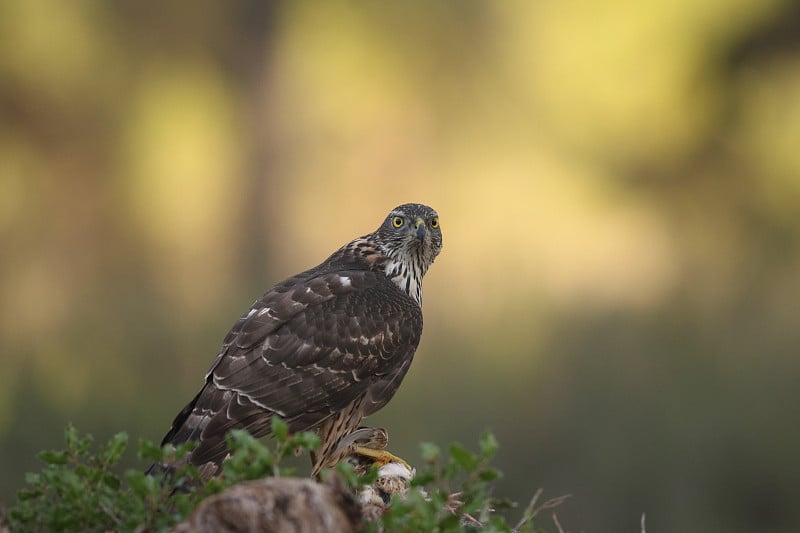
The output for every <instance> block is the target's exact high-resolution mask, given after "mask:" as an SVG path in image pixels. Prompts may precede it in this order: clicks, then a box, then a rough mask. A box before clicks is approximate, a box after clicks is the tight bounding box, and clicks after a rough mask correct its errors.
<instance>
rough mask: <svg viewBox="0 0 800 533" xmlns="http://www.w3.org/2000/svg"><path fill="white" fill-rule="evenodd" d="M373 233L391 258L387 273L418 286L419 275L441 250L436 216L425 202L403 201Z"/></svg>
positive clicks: (440, 233)
mask: <svg viewBox="0 0 800 533" xmlns="http://www.w3.org/2000/svg"><path fill="white" fill-rule="evenodd" d="M374 236H375V238H376V240H377V241H378V243H379V245H380V247H381V249H382V250H383V253H384V254H386V256H387V257H389V259H390V260H391V266H389V267H388V268H387V274H388V275H390V276H392V277H394V276H396V275H400V276H402V277H403V278H407V277H410V278H412V279H413V281H415V282H416V284H419V285H421V281H422V276H423V275H425V272H427V270H428V267H430V266H431V264H433V260H434V259H436V256H437V255H439V252H440V251H441V250H442V229H441V227H440V226H439V215H438V214H437V213H436V211H434V210H433V209H431V208H430V207H428V206H427V205H422V204H403V205H401V206H398V207H395V208H394V209H392V211H391V212H390V213H389V215H388V216H387V217H386V220H384V221H383V224H381V226H380V227H379V228H378V229H377V230H376V231H375V233H374ZM398 284H399V283H398ZM409 292H411V291H409Z"/></svg>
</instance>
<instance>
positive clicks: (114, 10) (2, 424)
mask: <svg viewBox="0 0 800 533" xmlns="http://www.w3.org/2000/svg"><path fill="white" fill-rule="evenodd" d="M799 34H800V10H798V8H797V7H796V6H795V4H794V3H791V2H788V1H779V0H767V1H757V0H733V1H725V2H723V1H721V0H702V1H700V2H696V1H694V2H689V1H688V0H680V1H677V2H675V1H672V2H668V1H666V0H657V1H654V2H647V3H641V2H640V3H637V2H632V1H630V0H613V1H607V2H600V1H596V2H591V1H588V2H587V1H580V0H566V1H559V2H556V1H550V0H546V1H537V2H523V1H516V2H514V1H509V2H477V1H458V2H456V1H445V2H435V3H430V4H429V3H425V2H395V3H367V4H364V3H355V2H347V1H333V2H325V3H315V2H309V1H298V2H255V1H249V2H236V3H232V2H231V3H219V2H210V1H205V0H203V1H200V2H195V3H193V4H192V5H191V6H188V5H187V4H185V3H183V2H177V1H168V2H163V3H160V4H158V5H155V4H153V5H149V6H148V5H143V4H142V3H139V2H133V1H130V0H117V1H113V2H103V1H100V0H83V1H78V2H70V3H63V2H56V1H54V0H32V1H26V2H14V1H11V0H0V245H1V246H2V254H1V256H0V354H2V363H3V367H2V370H3V371H2V372H0V472H2V474H3V475H2V476H0V499H3V500H6V501H8V500H10V499H11V497H12V495H13V492H14V491H15V490H16V489H17V488H19V487H20V486H21V485H22V483H23V480H24V472H25V471H26V470H32V469H34V468H35V462H36V459H35V451H36V450H39V449H42V448H52V447H53V446H55V445H56V444H57V443H58V442H59V441H60V438H61V430H62V428H63V427H64V426H65V423H66V421H68V420H71V421H73V422H75V423H76V424H77V425H78V426H79V427H81V428H86V429H87V430H89V431H91V432H92V433H94V434H95V435H97V436H98V438H106V437H110V436H111V435H113V434H115V433H117V432H118V431H120V430H126V431H128V432H130V433H131V435H133V436H139V435H141V436H143V437H146V438H149V439H153V440H156V439H158V438H159V437H160V436H161V434H162V433H163V432H164V431H165V430H166V429H167V427H168V424H169V422H170V421H171V418H172V416H173V415H174V414H175V413H176V412H177V411H178V410H179V409H180V407H181V406H182V404H183V402H185V401H187V400H188V399H189V398H190V397H191V395H192V394H194V392H195V391H196V389H197V387H199V385H200V383H201V380H202V373H203V372H204V371H205V369H206V365H208V364H209V363H210V362H211V359H212V358H213V356H214V354H215V352H216V349H217V347H218V345H219V342H220V340H221V338H222V336H223V335H224V333H225V332H226V331H227V328H228V327H229V326H230V325H231V324H232V323H233V321H234V320H235V318H236V317H237V316H238V315H239V313H241V312H242V311H243V310H245V309H246V307H247V305H248V304H249V303H250V301H251V300H252V299H253V298H255V297H256V296H257V295H258V293H259V292H260V291H262V290H264V289H266V288H267V287H268V286H269V285H271V284H272V283H273V282H275V281H278V280H279V279H281V278H282V277H284V276H286V275H289V274H292V273H294V272H296V271H299V270H301V269H304V268H307V267H309V266H311V265H313V264H315V263H316V262H319V261H320V260H322V259H323V258H324V257H325V255H326V254H327V253H329V252H331V251H332V250H333V249H334V248H335V247H337V246H339V245H340V244H342V243H343V242H345V241H346V240H348V239H350V238H352V237H354V236H356V235H358V234H362V233H365V232H367V231H370V230H372V229H373V228H374V227H376V226H377V225H378V223H379V221H380V219H381V217H382V216H383V215H384V214H385V212H387V211H388V209H390V208H391V207H393V206H395V205H397V204H399V203H402V202H406V201H421V202H425V203H428V204H430V205H432V206H434V207H435V208H436V209H437V210H438V211H439V213H440V215H441V218H442V224H443V231H444V238H445V249H444V251H443V253H442V256H441V257H440V259H439V260H438V261H437V263H436V265H435V266H434V267H433V268H432V270H431V272H430V273H429V275H428V278H427V279H426V293H425V305H424V308H425V316H426V330H425V335H424V338H423V343H422V347H421V349H420V351H419V353H418V358H417V360H416V362H415V364H414V367H413V369H412V371H411V373H410V374H409V376H408V378H407V379H406V382H405V383H404V386H403V387H402V388H401V390H400V392H399V394H398V396H397V398H396V399H395V401H394V402H393V403H392V404H391V405H390V406H389V407H387V408H386V410H385V411H384V412H382V413H381V414H379V415H378V416H376V417H374V418H373V419H372V421H371V423H372V424H374V425H384V426H386V427H388V428H389V430H390V433H391V436H392V449H393V451H395V452H397V453H399V454H400V455H403V454H404V453H405V454H406V455H408V456H409V457H407V458H408V459H409V460H410V461H411V462H412V463H413V462H414V456H413V454H414V453H415V450H416V443H417V442H419V441H420V440H435V441H439V442H450V441H452V440H456V439H458V440H461V441H465V442H472V441H473V440H474V437H475V435H476V434H478V433H480V432H481V431H482V430H483V429H484V427H486V426H487V425H488V426H491V427H492V428H493V429H494V431H495V432H496V434H497V435H498V439H499V440H500V441H501V442H503V443H504V449H503V452H502V453H501V454H500V456H499V457H498V459H499V461H500V464H499V466H500V468H501V469H502V470H503V471H505V472H506V473H507V475H506V477H505V478H504V479H503V480H502V481H501V482H500V483H501V486H502V488H503V492H504V493H505V494H511V496H512V497H513V498H514V499H516V500H520V501H522V500H525V499H526V497H527V496H528V495H529V494H530V493H531V492H532V490H533V489H535V488H537V487H539V486H543V487H545V488H546V489H547V491H548V492H549V493H571V494H574V496H575V497H574V499H573V500H572V501H571V502H570V504H569V508H570V509H572V513H571V516H568V515H569V514H570V513H569V511H568V510H566V509H565V510H562V511H560V513H559V516H560V517H561V520H562V523H563V524H564V525H565V527H566V528H568V529H571V530H598V531H604V530H618V529H621V528H623V527H625V528H635V527H637V524H638V520H639V516H640V514H641V512H647V515H648V523H649V525H651V527H653V528H655V527H656V524H659V525H660V527H659V528H658V529H662V530H685V529H692V530H706V531H714V530H717V531H751V530H754V529H757V530H760V531H784V530H789V529H795V528H796V527H797V526H798V524H800V511H798V508H797V506H796V505H795V502H796V501H797V500H798V497H800V488H798V487H800V468H798V467H797V466H796V463H797V460H796V455H797V454H796V450H797V449H800V426H798V424H797V420H798V415H800V413H798V405H800V404H798V402H797V392H796V391H797V390H798V386H800V362H798V357H797V354H798V352H800V327H798V326H800V324H798V317H799V316H800V304H798V296H797V295H798V294H800V276H798V274H797V273H798V272H800V247H799V246H798V242H799V241H798V234H799V233H800V152H799V151H798V150H797V139H800V41H799V39H798V35H799Z"/></svg>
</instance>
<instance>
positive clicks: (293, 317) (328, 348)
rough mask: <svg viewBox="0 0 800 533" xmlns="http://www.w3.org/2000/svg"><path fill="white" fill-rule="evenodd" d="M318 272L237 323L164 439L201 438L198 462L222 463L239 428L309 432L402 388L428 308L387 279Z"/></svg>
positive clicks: (264, 300) (292, 282)
mask: <svg viewBox="0 0 800 533" xmlns="http://www.w3.org/2000/svg"><path fill="white" fill-rule="evenodd" d="M309 272H311V271H309ZM309 272H307V273H304V274H301V275H299V276H296V277H294V278H289V279H288V280H286V281H284V282H283V283H281V284H279V285H276V286H275V287H273V289H271V290H270V291H269V292H267V293H266V294H265V295H264V296H262V297H261V298H259V299H258V300H257V301H256V302H255V303H254V304H253V306H252V307H251V309H250V310H249V311H248V312H247V313H246V314H245V315H243V316H242V317H241V318H240V319H239V320H238V321H237V322H236V324H235V325H234V327H233V328H232V329H231V331H230V332H229V333H228V335H227V336H226V337H225V339H224V341H223V346H222V349H221V351H220V353H219V355H218V356H217V358H216V359H215V361H214V363H213V364H212V366H211V368H210V369H209V371H208V373H207V375H206V384H205V386H204V387H203V389H202V390H201V391H200V393H199V394H198V395H197V397H195V399H194V400H193V402H192V403H190V404H189V405H188V406H187V407H186V408H185V409H184V410H183V411H182V412H181V414H180V415H178V417H177V418H176V419H175V422H174V423H173V429H172V431H170V433H169V434H168V435H167V437H165V439H164V442H172V443H179V442H183V441H186V440H190V439H191V440H194V439H199V440H200V444H199V446H198V448H197V449H195V451H194V452H193V454H192V462H193V463H195V464H204V463H205V462H207V461H213V462H218V461H221V459H222V458H223V457H224V455H225V453H226V446H225V442H224V435H225V434H226V433H227V431H229V430H230V429H233V428H243V429H247V430H248V431H250V432H251V433H252V434H253V435H255V436H261V435H264V434H266V433H268V432H269V427H270V422H269V420H270V418H271V416H272V414H278V415H279V416H281V417H282V418H284V419H285V420H287V422H288V423H289V425H290V429H291V430H292V431H303V430H307V429H311V428H313V427H316V426H318V425H319V424H321V423H322V422H324V421H325V420H326V419H328V418H330V417H331V416H332V415H333V414H335V413H337V412H338V411H340V410H342V409H344V408H345V407H347V406H348V405H349V404H351V403H352V402H353V401H355V400H356V399H358V398H361V397H364V396H368V397H369V398H370V405H371V406H372V407H374V408H370V409H369V410H370V412H374V411H375V410H377V407H375V406H382V405H384V404H385V403H386V402H387V401H388V400H389V398H390V397H391V395H393V394H394V392H395V391H396V389H397V385H399V381H400V380H401V379H402V377H403V375H405V373H406V371H407V369H408V366H409V364H410V362H411V359H412V357H413V354H414V351H415V350H416V347H417V345H418V344H419V340H420V334H421V331H422V313H421V311H420V309H419V306H418V305H417V304H416V303H415V302H414V301H413V300H412V299H411V298H409V297H408V296H407V295H405V294H403V293H402V292H401V291H400V290H399V289H398V288H397V287H396V286H395V285H394V284H393V283H392V282H391V281H390V280H388V278H387V277H386V276H385V275H384V274H383V273H381V272H374V271H369V270H343V271H336V272H325V273H318V274H315V275H309Z"/></svg>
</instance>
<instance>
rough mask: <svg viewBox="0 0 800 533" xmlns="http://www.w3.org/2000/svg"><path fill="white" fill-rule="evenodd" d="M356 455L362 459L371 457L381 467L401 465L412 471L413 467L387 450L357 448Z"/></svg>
mask: <svg viewBox="0 0 800 533" xmlns="http://www.w3.org/2000/svg"><path fill="white" fill-rule="evenodd" d="M355 454H356V455H360V456H362V457H369V458H370V459H372V461H373V462H374V463H376V464H377V465H378V466H379V467H380V466H383V465H385V464H388V463H400V464H401V465H403V466H405V467H406V468H408V470H409V471H411V466H410V465H409V464H408V463H407V462H405V461H404V460H403V459H401V458H400V457H397V456H396V455H394V454H392V453H389V452H387V451H386V450H373V449H372V448H365V447H364V446H356V450H355Z"/></svg>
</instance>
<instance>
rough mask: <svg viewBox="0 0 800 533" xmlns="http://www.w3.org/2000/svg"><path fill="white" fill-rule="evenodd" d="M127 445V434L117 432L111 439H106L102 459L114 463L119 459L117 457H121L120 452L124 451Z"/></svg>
mask: <svg viewBox="0 0 800 533" xmlns="http://www.w3.org/2000/svg"><path fill="white" fill-rule="evenodd" d="M127 446H128V434H127V433H125V432H121V433H117V434H116V435H114V436H113V437H111V440H109V441H108V444H107V445H106V449H105V451H104V452H103V460H105V461H106V462H108V464H114V463H116V462H117V461H119V458H120V457H122V454H123V453H124V452H125V448H127Z"/></svg>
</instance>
